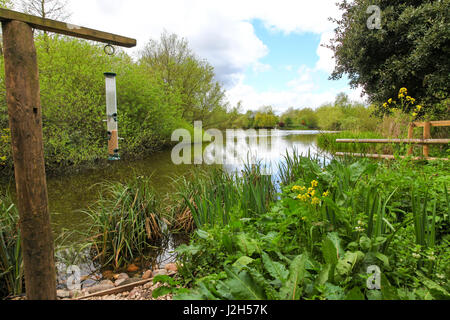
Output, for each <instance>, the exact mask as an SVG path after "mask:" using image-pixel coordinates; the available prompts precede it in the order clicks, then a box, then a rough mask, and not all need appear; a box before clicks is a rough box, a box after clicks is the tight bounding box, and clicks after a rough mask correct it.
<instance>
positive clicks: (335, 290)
mask: <svg viewBox="0 0 450 320" xmlns="http://www.w3.org/2000/svg"><path fill="white" fill-rule="evenodd" d="M324 295H325V298H327V299H328V300H343V299H344V298H345V292H344V289H342V288H341V287H338V286H335V285H333V284H331V283H329V282H327V283H326V284H325V292H324Z"/></svg>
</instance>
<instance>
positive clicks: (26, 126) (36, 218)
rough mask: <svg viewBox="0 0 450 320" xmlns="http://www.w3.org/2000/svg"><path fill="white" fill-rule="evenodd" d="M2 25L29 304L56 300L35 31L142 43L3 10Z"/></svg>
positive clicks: (0, 13) (108, 41)
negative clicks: (34, 301) (33, 301)
mask: <svg viewBox="0 0 450 320" xmlns="http://www.w3.org/2000/svg"><path fill="white" fill-rule="evenodd" d="M0 21H1V22H2V29H3V45H4V46H3V47H4V60H5V84H6V101H7V105H8V115H9V126H10V129H11V146H12V156H13V160H14V174H15V181H16V190H17V206H18V209H19V216H20V230H21V239H22V253H23V261H24V269H25V288H26V295H27V298H28V299H29V300H56V269H55V261H54V245H53V235H52V229H51V225H50V213H49V208H48V193H47V181H46V175H45V162H44V147H43V134H42V108H41V100H40V88H39V71H38V64H37V54H36V48H35V45H34V39H33V29H32V28H35V29H40V30H44V31H49V32H56V33H60V34H64V35H68V36H73V37H77V38H82V39H87V40H93V41H98V42H102V43H106V44H109V45H117V46H123V47H127V48H130V47H134V46H136V40H135V39H130V38H126V37H122V36H118V35H115V34H110V33H105V32H102V31H97V30H93V29H88V28H83V27H80V26H75V25H72V24H68V23H64V22H58V21H54V20H49V19H43V18H39V17H35V16H31V15H27V14H23V13H19V12H15V11H11V10H6V9H0Z"/></svg>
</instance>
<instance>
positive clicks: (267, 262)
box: [262, 252, 289, 283]
mask: <svg viewBox="0 0 450 320" xmlns="http://www.w3.org/2000/svg"><path fill="white" fill-rule="evenodd" d="M262 261H263V264H264V268H265V269H266V270H267V272H269V274H270V275H271V276H272V277H273V278H274V279H278V280H280V281H281V282H282V283H284V282H285V281H286V280H287V277H288V276H289V271H288V270H287V269H286V267H285V266H284V265H283V264H281V263H279V262H275V261H273V260H272V259H271V258H270V257H269V255H268V254H267V253H265V252H263V253H262Z"/></svg>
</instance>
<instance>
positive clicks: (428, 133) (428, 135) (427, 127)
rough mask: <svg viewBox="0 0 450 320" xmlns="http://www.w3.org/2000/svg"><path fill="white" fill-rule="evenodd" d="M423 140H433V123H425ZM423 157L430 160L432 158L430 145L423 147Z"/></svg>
mask: <svg viewBox="0 0 450 320" xmlns="http://www.w3.org/2000/svg"><path fill="white" fill-rule="evenodd" d="M423 139H424V140H428V139H431V123H430V122H425V123H424V127H423ZM423 156H424V157H425V158H428V157H429V156H430V147H429V145H427V144H425V145H424V146H423Z"/></svg>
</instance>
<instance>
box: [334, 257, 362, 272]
mask: <svg viewBox="0 0 450 320" xmlns="http://www.w3.org/2000/svg"><path fill="white" fill-rule="evenodd" d="M357 262H358V254H357V253H356V252H346V253H345V256H344V258H343V259H340V260H339V261H338V263H337V266H336V272H337V273H338V274H339V275H341V276H344V275H349V274H350V273H351V272H352V270H353V267H354V266H355V264H356V263H357Z"/></svg>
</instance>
